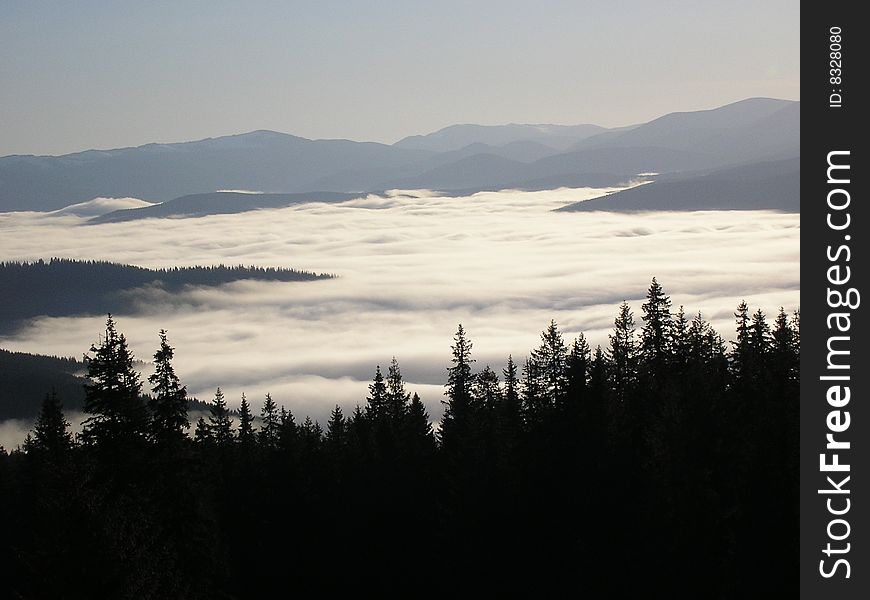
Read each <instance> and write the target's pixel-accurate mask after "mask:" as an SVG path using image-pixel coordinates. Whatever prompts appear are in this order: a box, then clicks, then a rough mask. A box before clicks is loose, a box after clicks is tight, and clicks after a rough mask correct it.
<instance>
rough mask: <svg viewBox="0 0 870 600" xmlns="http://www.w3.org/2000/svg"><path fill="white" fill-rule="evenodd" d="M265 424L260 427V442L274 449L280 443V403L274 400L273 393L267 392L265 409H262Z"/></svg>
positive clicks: (261, 413)
mask: <svg viewBox="0 0 870 600" xmlns="http://www.w3.org/2000/svg"><path fill="white" fill-rule="evenodd" d="M260 416H261V417H262V420H263V426H262V427H260V443H261V444H262V445H263V447H265V448H270V449H273V448H275V447H277V445H278V425H279V421H278V405H277V404H275V401H274V400H272V395H271V394H266V399H265V400H264V401H263V409H262V410H261V411H260Z"/></svg>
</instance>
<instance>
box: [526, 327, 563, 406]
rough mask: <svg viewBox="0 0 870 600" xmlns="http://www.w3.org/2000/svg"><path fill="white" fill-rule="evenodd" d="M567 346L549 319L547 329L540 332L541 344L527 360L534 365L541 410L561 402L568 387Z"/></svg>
mask: <svg viewBox="0 0 870 600" xmlns="http://www.w3.org/2000/svg"><path fill="white" fill-rule="evenodd" d="M567 354H568V351H567V348H565V342H564V341H563V339H562V334H561V333H560V332H559V328H558V327H557V326H556V322H555V321H552V320H551V321H550V324H549V325H548V326H547V329H545V330H544V331H543V333H541V345H540V346H539V347H538V348H537V349H536V350H532V353H531V357H530V358H529V362H530V363H533V365H534V369H533V371H534V373H535V376H536V377H538V378H539V381H538V384H537V387H538V389H539V391H540V398H539V399H540V401H541V403H542V404H541V406H540V407H539V409H540V410H541V411H543V412H545V411H546V410H548V409H550V408H553V407H555V406H556V405H557V404H561V402H562V400H563V396H564V394H565V390H566V388H567V387H568V377H567V375H566V373H565V369H566V360H567Z"/></svg>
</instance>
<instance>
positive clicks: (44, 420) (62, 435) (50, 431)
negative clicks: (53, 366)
mask: <svg viewBox="0 0 870 600" xmlns="http://www.w3.org/2000/svg"><path fill="white" fill-rule="evenodd" d="M72 444H73V441H72V435H71V434H70V432H69V422H67V420H66V419H65V418H64V416H63V407H62V406H61V403H60V399H59V398H58V397H57V392H56V391H55V390H51V393H49V394H46V395H45V398H44V399H43V401H42V408H41V409H40V411H39V416H38V417H37V418H36V424H35V425H34V426H33V431H32V433H31V434H30V436H29V441H28V442H27V443H25V445H24V448H25V450H26V451H27V452H38V453H40V454H43V455H46V456H49V457H51V458H52V459H55V460H56V459H59V458H61V457H63V456H64V455H65V454H66V453H67V452H68V451H69V449H70V448H71V447H72Z"/></svg>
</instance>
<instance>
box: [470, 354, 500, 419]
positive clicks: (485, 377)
mask: <svg viewBox="0 0 870 600" xmlns="http://www.w3.org/2000/svg"><path fill="white" fill-rule="evenodd" d="M472 395H473V397H474V403H475V406H478V407H480V408H481V409H482V410H485V411H492V410H495V408H496V407H497V406H498V405H499V404H500V403H501V399H502V391H501V384H500V382H499V379H498V375H497V374H496V372H495V371H493V370H492V369H491V368H490V367H489V365H486V366H485V367H484V368H483V370H482V371H481V372H480V373H478V374H477V376H476V377H475V378H474V384H473V386H472Z"/></svg>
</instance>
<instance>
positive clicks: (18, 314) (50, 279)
mask: <svg viewBox="0 0 870 600" xmlns="http://www.w3.org/2000/svg"><path fill="white" fill-rule="evenodd" d="M330 277H332V275H327V274H318V273H312V272H310V271H300V270H296V269H286V268H276V267H256V266H243V265H237V266H226V265H223V264H221V265H212V266H193V267H172V268H168V269H146V268H144V267H137V266H134V265H124V264H118V263H113V262H107V261H99V260H73V259H66V258H52V259H51V260H48V261H45V260H41V259H40V260H37V261H34V262H0V297H2V296H3V295H5V294H7V293H8V294H9V297H10V298H11V296H12V294H13V293H14V295H15V302H5V301H4V302H0V332H6V331H11V330H13V329H14V327H15V326H16V324H17V323H18V322H19V321H20V320H22V319H28V318H32V317H37V316H42V315H48V316H53V317H59V316H67V315H76V314H101V313H102V314H105V313H106V312H108V310H109V308H114V310H133V309H135V308H136V300H137V299H136V297H135V295H133V294H129V293H124V292H129V291H130V290H136V289H139V288H143V287H153V288H155V289H156V290H163V291H167V292H174V291H178V290H180V289H182V288H183V287H184V286H218V285H223V284H226V283H230V282H233V281H240V280H247V279H251V280H257V281H314V280H318V279H325V278H330Z"/></svg>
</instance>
